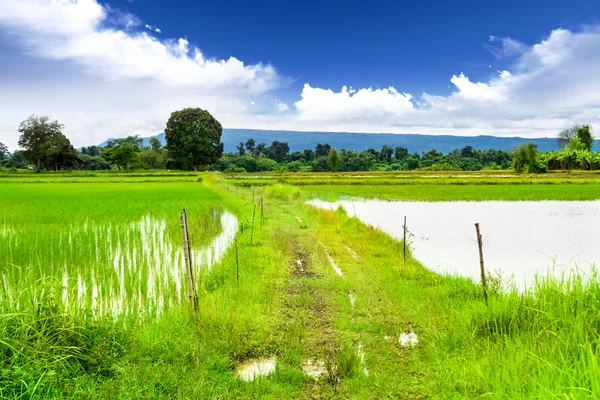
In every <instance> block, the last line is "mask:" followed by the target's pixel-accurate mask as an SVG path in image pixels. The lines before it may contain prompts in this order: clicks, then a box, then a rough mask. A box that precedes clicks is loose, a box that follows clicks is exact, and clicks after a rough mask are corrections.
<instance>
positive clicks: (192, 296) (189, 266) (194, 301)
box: [179, 208, 198, 311]
mask: <svg viewBox="0 0 600 400" xmlns="http://www.w3.org/2000/svg"><path fill="white" fill-rule="evenodd" d="M179 220H180V222H181V236H182V238H183V256H184V258H185V271H186V277H187V286H188V297H189V300H190V305H191V306H192V307H193V309H194V311H197V310H198V294H197V293H196V286H195V282H194V269H193V260H192V249H191V246H190V236H189V230H188V221H187V211H186V209H185V208H184V209H183V212H181V213H179Z"/></svg>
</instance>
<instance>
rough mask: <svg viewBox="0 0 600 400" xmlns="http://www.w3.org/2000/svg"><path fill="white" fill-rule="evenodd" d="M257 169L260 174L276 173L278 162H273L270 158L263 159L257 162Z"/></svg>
mask: <svg viewBox="0 0 600 400" xmlns="http://www.w3.org/2000/svg"><path fill="white" fill-rule="evenodd" d="M256 167H257V169H258V171H259V172H263V171H274V170H275V168H277V161H275V160H271V159H270V158H266V157H263V158H261V159H260V160H258V161H257V163H256Z"/></svg>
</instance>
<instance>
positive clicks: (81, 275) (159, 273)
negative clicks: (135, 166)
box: [0, 211, 238, 319]
mask: <svg viewBox="0 0 600 400" xmlns="http://www.w3.org/2000/svg"><path fill="white" fill-rule="evenodd" d="M219 225H220V227H221V231H220V233H219V234H218V235H216V236H215V237H213V238H212V239H211V240H208V239H207V240H206V243H207V244H206V245H201V246H194V247H193V248H192V258H193V260H194V270H195V274H196V275H197V276H201V274H202V273H203V272H205V271H207V270H209V269H210V268H211V267H212V266H213V265H215V264H216V263H218V262H220V260H221V259H222V258H223V256H224V255H225V253H226V251H227V249H228V248H229V246H230V245H231V243H232V242H233V240H234V238H235V234H236V232H237V229H238V220H237V218H236V217H235V216H234V215H233V214H231V213H229V212H226V211H225V212H223V213H222V214H221V215H220V222H219ZM12 232H13V231H12V230H11V229H10V228H8V227H6V226H2V225H0V239H3V240H0V248H5V249H8V251H7V252H6V254H9V255H11V254H15V255H22V254H24V255H25V256H27V255H28V254H30V253H32V252H30V251H21V248H22V247H23V245H21V244H20V242H19V240H20V237H21V236H19V235H17V234H14V233H12ZM2 235H4V236H2ZM40 254H41V255H43V256H44V257H46V258H45V259H44V260H43V261H44V262H43V263H40V262H39V261H38V260H37V258H35V257H37V255H36V253H33V255H34V256H35V257H34V258H32V259H30V260H28V259H27V258H25V259H23V258H19V259H16V257H15V261H14V262H13V261H12V259H11V261H10V262H7V263H6V264H5V265H2V263H0V265H2V266H3V269H1V270H0V272H1V273H2V275H3V277H5V278H6V279H7V281H8V283H5V284H4V285H3V286H4V288H3V292H6V293H8V294H9V296H8V298H9V299H10V301H11V302H14V304H13V305H12V306H13V308H14V309H20V308H21V307H22V306H27V304H29V303H31V301H33V302H34V303H41V302H42V300H41V299H42V297H43V296H44V294H45V293H46V290H47V289H46V286H45V285H41V284H40V282H44V281H47V280H55V281H57V282H60V284H61V286H62V289H61V293H60V295H59V299H60V300H61V301H62V304H63V306H64V309H65V310H67V311H69V312H73V313H75V312H79V311H81V312H87V311H91V312H92V313H93V314H94V315H97V316H112V317H113V318H115V319H117V318H121V317H135V318H144V317H148V316H158V315H161V314H162V313H163V312H164V310H165V309H168V308H170V307H172V306H174V305H175V304H177V303H179V302H180V301H181V300H182V298H184V297H185V294H186V291H187V288H186V287H185V281H186V273H185V271H186V268H185V258H184V253H183V246H182V244H181V238H180V236H177V237H175V238H171V237H170V234H169V231H168V229H167V221H166V220H165V219H161V218H156V217H153V216H150V215H147V216H145V217H143V218H141V219H140V220H138V221H136V222H133V223H131V224H124V225H119V226H116V225H112V224H108V225H92V224H87V223H85V224H82V225H74V226H72V227H71V228H70V229H68V230H67V231H59V232H56V234H55V235H54V236H53V237H52V238H50V240H49V246H47V247H45V248H44V249H43V252H41V253H40ZM0 261H1V260H0ZM25 292H27V293H29V294H30V298H26V297H24V296H19V295H18V294H19V293H25ZM13 299H14V301H13Z"/></svg>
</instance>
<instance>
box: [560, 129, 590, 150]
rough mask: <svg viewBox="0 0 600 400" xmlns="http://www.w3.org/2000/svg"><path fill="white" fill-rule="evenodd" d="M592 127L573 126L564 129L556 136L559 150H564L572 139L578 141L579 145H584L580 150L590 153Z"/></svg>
mask: <svg viewBox="0 0 600 400" xmlns="http://www.w3.org/2000/svg"><path fill="white" fill-rule="evenodd" d="M591 130H592V127H591V126H590V125H575V126H573V127H571V128H569V129H565V130H563V131H561V132H560V133H559V134H558V145H559V147H561V148H565V147H567V146H568V145H569V143H570V142H571V141H572V140H573V139H579V141H580V143H582V144H583V145H584V148H583V149H581V150H588V151H591V149H592V144H593V142H594V137H593V136H592V133H591Z"/></svg>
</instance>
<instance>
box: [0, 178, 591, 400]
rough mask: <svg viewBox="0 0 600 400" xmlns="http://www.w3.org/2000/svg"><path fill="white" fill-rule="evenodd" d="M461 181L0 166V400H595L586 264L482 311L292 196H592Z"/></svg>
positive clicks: (535, 184)
mask: <svg viewBox="0 0 600 400" xmlns="http://www.w3.org/2000/svg"><path fill="white" fill-rule="evenodd" d="M462 174H463V175H464V176H455V175H452V174H448V176H441V177H440V176H437V175H436V176H428V175H427V174H425V175H423V174H421V175H419V176H414V177H413V176H412V175H411V176H409V177H407V176H404V175H402V174H398V175H393V174H380V175H379V174H376V176H373V177H369V176H361V177H358V178H357V177H356V176H350V175H348V174H346V175H344V174H334V175H331V174H311V175H304V174H297V175H293V174H284V175H282V176H276V177H275V178H271V177H266V176H264V175H260V174H258V175H239V174H238V175H223V174H218V173H198V174H190V173H187V174H177V173H166V172H165V173H163V174H160V173H153V174H147V175H145V174H137V175H130V174H102V173H98V174H91V175H90V176H87V175H81V174H78V173H73V174H68V173H64V174H56V175H54V174H37V175H36V174H15V175H10V174H6V175H2V176H0V274H1V275H2V288H1V291H0V398H7V399H9V398H10V399H13V398H19V399H30V398H33V399H48V398H56V399H59V398H77V399H80V398H85V399H114V398H123V399H125V398H127V399H129V398H148V399H150V398H152V399H162V398H172V399H179V398H182V399H183V398H232V399H233V398H235V399H237V398H268V399H269V398H270V399H282V398H289V399H296V398H309V399H315V398H316V399H320V398H323V399H329V398H356V399H373V398H407V399H409V398H410V399H412V398H417V399H425V398H439V399H445V398H452V399H453V398H466V399H471V398H505V399H515V398H570V399H579V398H581V399H592V398H599V397H600V363H599V362H598V355H599V349H600V333H599V332H600V280H599V278H598V276H597V274H596V273H595V272H594V274H593V275H592V277H591V279H582V278H581V277H577V276H575V277H570V278H564V279H560V278H552V277H540V279H539V280H538V282H537V283H536V285H535V287H533V288H531V289H530V290H527V291H525V292H519V291H517V290H510V289H503V287H504V286H503V285H502V282H501V281H500V280H501V279H502V278H501V277H494V276H491V278H493V279H491V280H490V290H489V293H490V298H489V302H488V303H487V304H486V302H485V301H484V300H483V297H482V291H481V287H480V286H479V285H478V282H474V281H472V280H470V279H468V278H464V277H459V276H448V275H440V274H437V273H434V272H432V271H430V270H428V269H427V268H425V267H424V266H423V265H421V263H420V262H419V260H417V259H414V258H413V257H412V255H411V251H410V245H411V244H410V243H407V244H408V257H407V259H406V260H405V259H404V258H403V255H402V254H403V253H402V249H403V245H404V243H403V242H402V241H398V240H396V239H394V238H392V237H390V236H388V235H386V234H385V233H383V232H382V231H380V230H378V229H375V228H373V227H371V226H368V225H366V224H364V223H363V222H361V221H359V220H357V219H356V218H354V217H349V216H348V215H347V213H346V212H345V210H343V209H337V210H322V209H317V208H316V207H313V206H310V205H308V204H306V201H307V200H310V199H315V198H320V199H326V200H329V199H331V200H335V199H340V198H380V199H386V200H393V199H401V200H418V201H437V200H446V201H447V200H500V199H501V200H546V199H553V200H593V199H600V190H599V189H598V187H600V185H598V183H600V180H599V179H598V178H597V177H596V176H594V175H589V174H582V176H579V175H577V174H575V175H574V176H569V177H565V176H546V177H536V176H511V177H501V176H493V174H489V175H486V176H481V175H480V174H472V175H469V174H465V173H462ZM358 180H360V182H358ZM424 181H427V182H424ZM442 181H443V182H442ZM449 183H450V184H449ZM183 208H186V209H187V212H188V215H189V223H190V237H191V242H192V249H193V260H194V272H195V275H196V289H197V292H198V298H199V299H198V310H197V311H196V312H194V311H193V309H192V307H191V306H190V303H189V301H188V296H187V295H188V293H187V286H186V272H185V266H184V264H185V263H184V255H183V245H182V232H181V226H180V220H179V212H180V211H182V209H183ZM581 240H590V238H581Z"/></svg>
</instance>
